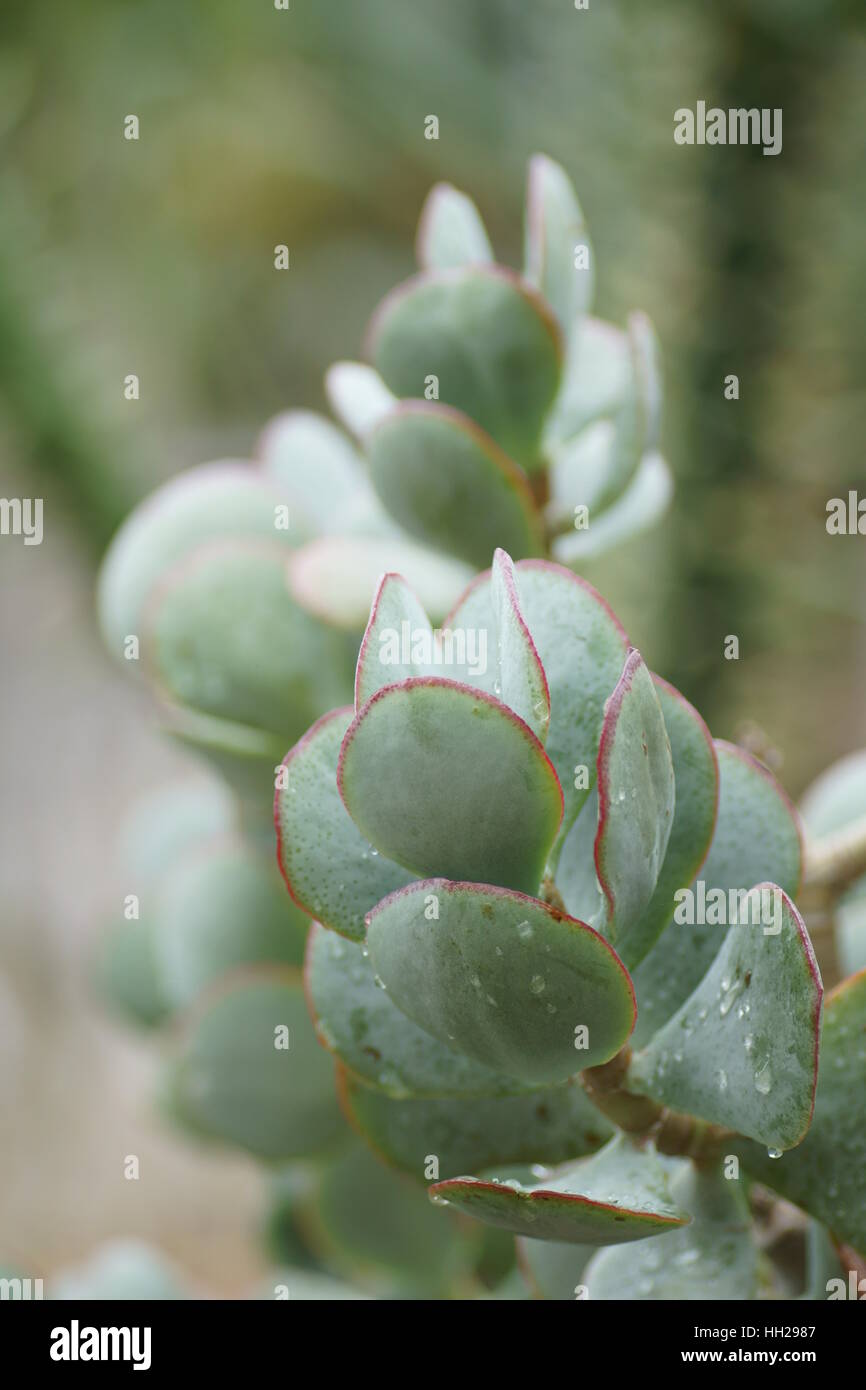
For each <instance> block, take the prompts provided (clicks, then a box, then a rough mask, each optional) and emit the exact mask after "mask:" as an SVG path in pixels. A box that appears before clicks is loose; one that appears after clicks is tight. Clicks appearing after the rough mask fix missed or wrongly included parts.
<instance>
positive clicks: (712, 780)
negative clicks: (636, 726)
mask: <svg viewBox="0 0 866 1390" xmlns="http://www.w3.org/2000/svg"><path fill="white" fill-rule="evenodd" d="M653 683H654V685H655V689H656V694H657V695H658V700H659V704H660V706H661V711H662V714H663V716H664V721H665V728H666V729H667V733H668V738H669V739H670V745H671V756H672V758H673V765H674V780H675V783H676V804H675V806H674V819H673V825H672V826H671V834H670V839H669V840H668V847H667V851H666V853H665V857H664V860H663V862H662V867H661V869H660V871H659V876H658V880H657V882H656V886H655V891H654V892H653V895H652V898H651V899H650V901H649V903H648V905H647V907H646V908H645V909H644V910H643V912H642V913H641V915H640V917H639V918H638V919H637V921H636V922H635V924H634V927H633V928H632V930H631V931H630V932H629V934H628V937H627V939H626V940H625V941H623V942H619V943H617V949H618V950H619V954H620V955H621V956H622V959H623V962H624V963H625V964H626V965H627V966H628V968H629V970H633V969H634V967H635V966H636V965H637V964H638V963H639V961H641V960H642V959H643V957H644V956H645V955H646V953H647V951H648V950H649V949H650V947H651V946H652V945H653V943H654V942H655V941H656V939H657V938H658V936H659V935H660V934H661V932H663V931H664V929H665V927H666V926H667V924H668V922H669V921H670V920H671V917H672V915H673V911H674V907H675V901H674V894H675V893H676V891H677V890H678V889H679V888H687V887H688V886H689V884H690V883H691V882H692V879H693V878H694V877H695V875H696V874H697V872H698V870H699V869H700V867H701V865H702V863H703V862H704V859H705V858H706V856H707V852H708V850H709V847H710V841H711V840H712V836H713V829H714V827H715V823H716V811H717V808H718V799H719V768H718V762H717V760H716V750H715V748H714V747H713V740H712V738H711V737H710V731H709V729H708V728H707V726H706V724H705V723H704V721H703V720H702V719H701V716H700V715H699V714H698V712H697V710H696V709H694V707H693V706H692V705H690V704H689V702H688V700H685V699H684V698H683V696H682V695H681V694H680V692H679V691H678V690H675V689H674V687H673V686H672V685H669V684H668V683H667V681H664V680H661V679H660V677H659V676H653Z"/></svg>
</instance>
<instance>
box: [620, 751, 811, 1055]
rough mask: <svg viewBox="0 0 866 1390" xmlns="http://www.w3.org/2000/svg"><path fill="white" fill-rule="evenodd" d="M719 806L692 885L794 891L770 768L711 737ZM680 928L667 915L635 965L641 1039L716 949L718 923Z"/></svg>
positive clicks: (793, 829) (787, 816)
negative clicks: (775, 887) (757, 886)
mask: <svg viewBox="0 0 866 1390" xmlns="http://www.w3.org/2000/svg"><path fill="white" fill-rule="evenodd" d="M715 748H716V754H717V757H718V763H719V809H718V814H717V817H716V828H715V830H714V832H713V841H712V844H711V846H710V852H709V854H708V855H707V858H706V860H705V862H704V864H703V866H702V868H701V871H700V874H699V876H698V879H697V880H696V883H695V885H693V886H694V887H696V886H697V885H698V884H703V885H704V889H705V891H706V893H707V895H709V894H710V892H711V891H712V890H713V889H718V888H720V889H722V891H723V892H724V893H725V894H727V893H728V891H729V889H731V888H734V889H737V890H747V889H749V888H752V887H753V886H754V885H755V884H756V883H776V884H778V885H779V887H780V888H781V889H782V890H783V891H784V892H785V893H787V894H788V896H789V897H790V898H796V896H797V890H798V888H799V885H800V836H799V829H798V825H797V819H796V813H795V812H794V809H793V807H792V806H791V803H790V802H789V801H788V798H787V797H786V796H785V793H784V792H783V791H782V788H781V787H780V786H779V784H778V782H777V781H776V779H775V778H774V777H773V775H772V773H770V772H768V771H767V769H766V768H765V767H764V766H763V765H762V764H761V763H759V762H758V761H757V760H756V759H755V758H752V757H750V755H749V754H748V753H746V752H744V751H743V749H742V748H737V747H735V746H734V745H733V744H730V743H725V742H723V741H722V740H720V739H716V740H715ZM683 930H684V928H683V927H682V926H681V925H679V924H677V923H676V922H673V921H671V922H670V923H669V924H668V926H667V927H666V928H665V930H664V931H663V932H662V934H661V936H660V937H659V939H658V941H657V942H656V944H655V946H654V947H653V948H652V950H651V951H650V952H649V954H648V955H647V956H646V957H645V958H644V960H643V961H642V962H641V964H640V965H639V966H638V967H637V970H636V972H635V987H636V989H637V995H638V1026H637V1030H636V1033H635V1038H634V1044H635V1045H637V1046H643V1044H644V1043H645V1042H647V1041H648V1040H649V1038H651V1037H652V1035H653V1033H654V1032H655V1031H656V1029H657V1028H659V1027H661V1025H662V1024H663V1023H665V1022H666V1021H667V1019H669V1018H670V1017H671V1015H672V1014H674V1013H675V1012H676V1010H677V1009H678V1008H679V1006H680V1005H681V1004H682V1003H684V1002H685V1000H686V999H688V997H689V995H690V994H691V992H692V990H693V989H695V988H696V986H697V985H698V984H699V983H700V981H701V980H702V979H703V977H704V975H705V974H706V972H707V970H708V969H709V967H710V965H711V964H712V962H713V960H714V959H715V957H716V954H717V952H718V950H719V944H720V936H719V926H718V924H707V925H700V924H695V925H694V926H691V925H690V926H688V927H686V928H685V930H686V932H687V933H688V937H687V940H688V949H687V950H683Z"/></svg>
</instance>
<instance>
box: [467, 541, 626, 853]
mask: <svg viewBox="0 0 866 1390" xmlns="http://www.w3.org/2000/svg"><path fill="white" fill-rule="evenodd" d="M514 573H515V578H516V582H517V598H518V601H519V604H520V611H521V614H522V617H523V621H524V622H525V624H526V627H527V629H528V631H529V635H530V637H531V638H532V642H533V645H534V647H535V649H536V651H537V652H538V657H539V660H540V662H541V666H542V669H543V671H544V675H545V679H546V681H547V686H548V691H549V696H550V723H549V726H548V733H547V739H546V742H545V752H546V753H547V756H548V757H549V758H550V760H551V762H552V763H553V766H554V767H555V769H556V773H557V776H558V778H559V781H560V784H561V786H562V790H563V797H564V803H565V813H564V815H563V820H562V826H561V829H560V837H559V838H560V843H561V841H562V840H563V839H564V837H565V835H566V834H567V832H568V829H569V827H570V826H571V824H572V822H573V821H574V818H575V816H576V815H577V813H578V811H579V810H580V807H581V806H582V805H583V803H584V802H585V800H586V798H587V797H588V796H589V794H590V792H591V790H592V788H593V786H594V785H595V775H596V759H597V757H598V745H599V740H600V737H601V727H602V721H603V719H604V705H605V701H606V700H607V698H608V696H609V695H610V693H611V691H612V690H613V688H614V686H615V685H616V683H617V681H618V680H619V677H620V674H621V672H622V666H623V662H624V661H625V658H626V656H627V654H628V638H627V637H626V635H625V632H624V631H623V629H622V627H621V625H620V623H619V622H618V620H617V618H616V616H615V615H614V613H613V612H612V611H611V609H610V608H609V607H608V606H607V604H606V603H605V602H604V600H603V599H602V598H601V596H600V595H599V594H598V593H597V592H596V590H595V589H593V587H592V585H591V584H587V582H586V580H585V579H579V578H577V577H576V576H575V575H573V574H572V573H571V572H570V571H569V570H566V569H563V568H562V567H561V566H560V565H552V564H550V563H549V561H547V560H521V561H520V563H519V564H517V565H515V567H514ZM446 624H447V625H448V626H451V627H459V628H464V629H473V630H478V629H480V628H482V627H484V626H485V625H486V626H487V627H488V630H489V631H490V632H492V633H493V634H494V637H498V632H497V629H496V626H495V614H494V609H493V598H492V588H491V571H489V570H488V571H487V573H486V574H483V575H479V576H478V578H477V579H476V580H475V581H474V582H473V584H472V585H470V587H469V589H468V590H467V592H466V593H465V594H464V596H463V598H462V599H461V600H460V602H459V603H458V605H457V607H456V608H455V609H454V611H453V613H452V614H451V615H450V617H449V618H448V619H446ZM492 640H493V639H491V641H492ZM488 646H490V642H488ZM493 649H495V641H494V642H493ZM475 679H476V678H475V677H473V682H474V681H475ZM578 767H582V768H583V769H585V772H586V786H585V787H583V786H580V787H577V786H575V782H576V781H578V780H582V779H578V778H576V776H575V773H576V771H577V769H578Z"/></svg>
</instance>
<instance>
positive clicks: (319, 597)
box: [288, 536, 472, 632]
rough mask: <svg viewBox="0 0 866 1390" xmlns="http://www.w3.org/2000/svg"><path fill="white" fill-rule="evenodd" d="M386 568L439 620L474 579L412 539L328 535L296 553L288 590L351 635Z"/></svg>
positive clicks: (361, 627) (467, 570)
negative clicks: (407, 586)
mask: <svg viewBox="0 0 866 1390" xmlns="http://www.w3.org/2000/svg"><path fill="white" fill-rule="evenodd" d="M385 570H396V571H397V573H399V574H401V575H402V576H403V577H404V578H405V579H406V582H407V583H408V584H411V586H412V588H413V589H414V591H415V593H416V594H417V595H418V597H419V599H420V600H421V602H422V604H423V605H424V608H425V609H426V611H427V612H428V613H429V614H430V617H431V618H432V619H433V620H434V622H435V621H437V620H438V619H440V618H444V616H445V614H446V613H447V612H448V611H449V609H451V608H452V607H453V606H454V604H455V603H456V601H457V599H458V598H459V596H460V594H461V593H462V591H463V590H464V589H465V588H466V585H467V584H468V583H469V580H470V579H471V578H472V571H471V569H470V568H469V566H468V565H465V564H463V562H462V561H460V560H455V559H452V558H451V557H449V556H446V555H438V554H437V553H436V551H435V550H429V549H427V547H426V546H421V545H416V544H415V542H414V541H410V540H401V539H399V538H396V539H392V538H390V537H380V536H325V537H323V538H322V539H321V540H317V541H311V542H310V544H309V545H305V546H302V547H301V549H300V550H298V551H296V552H295V554H294V555H292V557H291V560H290V563H289V570H288V582H289V590H290V592H291V594H292V595H293V597H294V598H295V600H296V601H297V602H298V603H299V604H300V605H301V607H302V608H304V609H306V611H307V612H308V613H312V614H314V615H315V616H316V617H318V618H321V619H322V621H323V622H326V623H330V624H332V625H333V626H334V627H339V628H342V629H344V630H345V631H348V632H363V630H364V625H365V623H366V622H367V615H368V614H369V612H370V603H371V600H372V598H373V594H374V592H375V589H376V585H377V584H378V582H379V579H380V578H381V576H382V573H383V571H385Z"/></svg>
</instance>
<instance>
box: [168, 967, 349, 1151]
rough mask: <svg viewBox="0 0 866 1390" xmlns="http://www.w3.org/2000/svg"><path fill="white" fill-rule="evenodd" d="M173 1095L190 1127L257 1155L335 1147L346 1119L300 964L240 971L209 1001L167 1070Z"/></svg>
mask: <svg viewBox="0 0 866 1390" xmlns="http://www.w3.org/2000/svg"><path fill="white" fill-rule="evenodd" d="M286 1041H287V1044H288V1045H283V1044H284V1042H286ZM167 1100H168V1103H169V1105H170V1108H171V1110H172V1113H173V1115H174V1117H175V1119H177V1120H179V1121H181V1122H182V1123H183V1124H185V1125H186V1126H187V1127H188V1128H189V1129H191V1130H193V1131H194V1132H196V1133H198V1134H201V1135H203V1136H205V1137H209V1138H213V1139H219V1140H221V1141H223V1142H224V1143H228V1144H233V1145H235V1146H236V1147H238V1148H242V1149H246V1150H248V1151H249V1152H250V1153H253V1154H255V1155H257V1156H258V1157H259V1158H265V1159H276V1158H280V1159H285V1158H301V1157H305V1156H308V1155H311V1154H317V1153H320V1152H322V1151H323V1150H325V1149H327V1148H328V1147H330V1146H331V1145H332V1144H333V1143H334V1142H335V1141H336V1139H337V1138H338V1136H339V1135H340V1134H341V1133H343V1132H344V1121H343V1117H342V1115H341V1113H340V1109H339V1106H338V1104H337V1099H336V1096H335V1094H334V1086H333V1062H332V1060H331V1058H330V1057H329V1056H328V1054H327V1052H325V1051H324V1049H323V1048H321V1047H320V1046H319V1043H318V1040H317V1038H316V1034H315V1032H314V1030H313V1025H312V1023H311V1022H310V1019H309V1015H308V1014H307V1009H306V1005H305V1003H304V994H303V989H302V986H301V979H300V974H299V972H297V971H292V970H283V969H274V968H270V967H269V968H267V969H262V968H259V969H258V970H256V971H244V972H239V973H238V974H237V975H232V976H230V977H229V978H228V979H227V980H226V981H225V983H224V984H223V985H221V987H220V989H219V990H218V991H215V992H214V994H213V995H212V996H210V997H209V998H207V999H206V1000H204V1001H203V1002H202V1005H201V1006H200V1008H199V1009H197V1011H196V1013H195V1015H194V1016H193V1018H192V1019H191V1020H190V1021H189V1025H188V1028H187V1031H186V1034H185V1037H184V1039H183V1040H182V1044H181V1049H180V1054H179V1056H178V1057H177V1058H176V1060H175V1062H174V1064H173V1066H172V1068H171V1071H170V1073H169V1076H168V1082H167Z"/></svg>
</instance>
